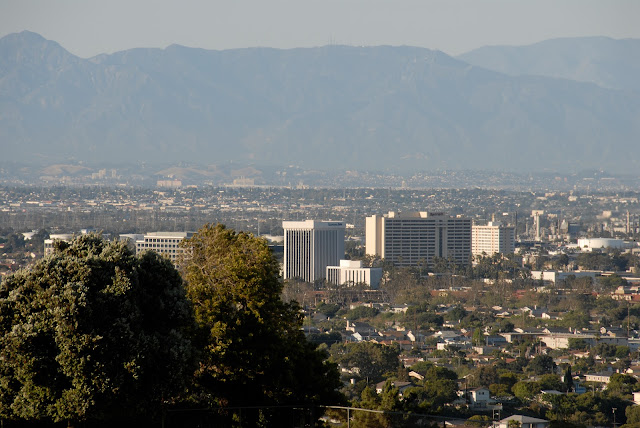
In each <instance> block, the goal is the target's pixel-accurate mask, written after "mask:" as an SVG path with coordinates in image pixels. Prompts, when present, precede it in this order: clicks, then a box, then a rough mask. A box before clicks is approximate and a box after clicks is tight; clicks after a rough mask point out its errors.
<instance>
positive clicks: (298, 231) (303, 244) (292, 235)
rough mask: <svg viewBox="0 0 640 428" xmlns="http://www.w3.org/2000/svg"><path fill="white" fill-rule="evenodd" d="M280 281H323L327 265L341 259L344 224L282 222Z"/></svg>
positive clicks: (335, 222) (314, 221)
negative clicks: (282, 278)
mask: <svg viewBox="0 0 640 428" xmlns="http://www.w3.org/2000/svg"><path fill="white" fill-rule="evenodd" d="M282 228H283V229H284V266H283V277H284V279H293V278H297V279H301V280H303V281H306V282H314V281H316V280H321V279H324V278H325V276H326V269H327V266H337V265H338V263H339V262H340V260H341V259H343V258H344V231H345V224H344V222H341V221H316V220H306V221H283V222H282Z"/></svg>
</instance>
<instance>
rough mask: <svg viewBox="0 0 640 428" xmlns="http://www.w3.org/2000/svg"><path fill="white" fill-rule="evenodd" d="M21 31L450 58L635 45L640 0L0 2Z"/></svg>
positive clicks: (5, 25)
mask: <svg viewBox="0 0 640 428" xmlns="http://www.w3.org/2000/svg"><path fill="white" fill-rule="evenodd" d="M22 30H30V31H34V32H36V33H40V34H41V35H43V36H44V37H45V38H47V39H51V40H55V41H57V42H58V43H60V44H61V45H62V46H63V47H65V48H66V49H67V50H69V51H70V52H72V53H74V54H76V55H79V56H81V57H90V56H94V55H97V54H99V53H111V52H115V51H119V50H124V49H129V48H134V47H162V48H164V47H166V46H168V45H170V44H174V43H176V44H181V45H185V46H191V47H201V48H206V49H229V48H238V47H249V46H269V47H276V48H291V47H308V46H322V45H327V44H347V45H383V44H386V45H412V46H421V47H426V48H431V49H439V50H442V51H444V52H446V53H448V54H451V55H457V54H460V53H463V52H466V51H468V50H471V49H474V48H477V47H480V46H484V45H496V44H509V45H521V44H531V43H535V42H538V41H541V40H545V39H550V38H556V37H575V36H597V35H598V36H599V35H602V36H609V37H613V38H627V37H632V38H640V1H639V0H224V1H221V0H208V1H206V0H181V1H176V0H101V1H96V0H76V1H70V0H0V37H1V36H4V35H6V34H9V33H14V32H19V31H22Z"/></svg>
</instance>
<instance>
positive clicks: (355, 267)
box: [327, 260, 382, 290]
mask: <svg viewBox="0 0 640 428" xmlns="http://www.w3.org/2000/svg"><path fill="white" fill-rule="evenodd" d="M381 279H382V268H369V267H362V261H361V260H340V266H327V282H328V283H330V284H336V285H348V286H353V285H358V284H364V285H366V286H367V287H369V288H372V289H374V290H375V289H378V287H379V286H380V280H381Z"/></svg>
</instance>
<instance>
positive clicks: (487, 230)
mask: <svg viewBox="0 0 640 428" xmlns="http://www.w3.org/2000/svg"><path fill="white" fill-rule="evenodd" d="M515 242H516V239H515V229H514V228H513V227H511V226H504V225H502V223H499V222H491V221H490V222H489V223H488V224H487V225H486V226H477V225H475V224H474V225H473V227H472V228H471V253H472V254H473V255H474V256H480V255H482V254H483V253H484V254H486V255H488V256H492V255H494V254H495V253H500V254H512V253H513V252H514V251H515Z"/></svg>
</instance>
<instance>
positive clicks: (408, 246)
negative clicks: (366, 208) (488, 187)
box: [366, 211, 471, 267]
mask: <svg viewBox="0 0 640 428" xmlns="http://www.w3.org/2000/svg"><path fill="white" fill-rule="evenodd" d="M366 252H367V254H369V255H372V256H378V257H381V258H383V259H385V260H387V261H390V262H392V263H394V264H395V265H396V266H416V267H417V266H423V267H432V266H433V260H434V258H435V257H440V258H444V259H451V260H453V261H455V263H456V264H459V265H466V264H467V263H469V259H470V257H471V219H469V218H465V217H460V216H457V217H452V216H449V215H446V214H444V213H441V212H406V213H398V212H393V211H392V212H389V213H388V214H385V215H372V216H370V217H367V219H366Z"/></svg>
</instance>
